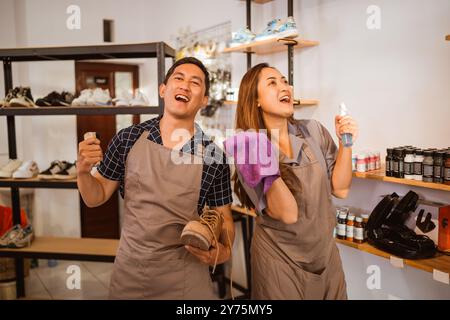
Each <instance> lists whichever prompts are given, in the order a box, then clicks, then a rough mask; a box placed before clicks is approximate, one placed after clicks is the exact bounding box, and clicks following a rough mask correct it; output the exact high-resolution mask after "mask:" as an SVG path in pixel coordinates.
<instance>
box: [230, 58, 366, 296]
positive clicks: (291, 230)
mask: <svg viewBox="0 0 450 320" xmlns="http://www.w3.org/2000/svg"><path fill="white" fill-rule="evenodd" d="M236 113H237V114H236V127H237V129H242V130H249V129H255V130H256V131H258V132H260V133H259V135H261V132H263V131H260V130H261V129H266V130H267V134H268V135H269V137H270V136H271V137H272V147H273V150H276V151H279V174H278V175H275V176H272V177H271V179H270V181H271V183H270V186H268V185H267V184H264V186H263V184H262V181H263V180H261V183H259V185H258V186H257V187H255V188H252V187H250V186H249V184H248V183H246V178H243V177H244V175H243V172H242V170H244V169H242V168H243V167H242V166H238V165H236V169H237V170H236V172H237V175H236V174H235V175H234V177H233V179H234V182H235V189H234V190H235V191H236V193H237V195H238V197H239V199H240V200H241V202H242V203H243V204H244V205H245V206H247V207H253V208H255V209H256V211H257V212H258V213H260V215H259V216H258V218H257V220H256V222H257V223H256V227H255V233H254V237H253V240H252V248H251V262H252V298H253V299H346V298H347V293H346V283H345V278H344V273H343V270H342V264H341V260H340V257H339V252H338V249H337V246H336V244H335V241H334V238H333V229H334V227H335V224H336V216H335V209H334V207H333V204H332V201H331V195H332V194H333V195H334V196H335V197H338V198H345V197H346V196H347V193H348V190H349V188H350V184H351V179H352V151H351V147H344V146H343V145H342V143H341V141H340V139H341V138H340V137H341V135H342V134H343V133H351V134H352V135H353V139H355V138H356V137H357V134H358V127H357V124H356V122H355V121H354V120H353V119H352V118H351V117H350V116H344V117H342V116H336V118H335V127H336V134H337V136H338V138H339V148H337V147H336V145H335V143H334V142H333V139H332V137H331V135H330V134H329V132H328V131H327V129H325V127H323V126H322V125H321V124H320V123H319V122H317V121H314V120H294V119H293V117H292V116H293V113H294V107H293V96H292V88H291V87H290V86H289V84H288V82H287V81H286V78H285V77H283V76H282V75H281V73H280V72H279V71H278V70H277V69H275V68H272V67H270V66H269V65H268V64H265V63H263V64H258V65H256V66H254V67H253V68H251V69H250V70H249V71H248V72H247V73H246V74H245V76H244V78H243V79H242V82H241V85H240V89H239V99H238V105H237V111H236ZM264 137H265V138H264V139H267V137H266V136H265V135H264ZM247 142H248V141H247ZM225 148H226V149H227V152H228V151H229V150H230V148H227V145H225ZM235 150H242V149H239V148H238V149H235ZM259 150H260V149H259ZM255 151H256V150H253V152H255ZM251 152H252V150H250V153H251ZM231 153H232V152H231ZM234 156H235V158H236V156H237V155H236V153H235V154H234ZM269 156H270V155H269ZM248 171H249V172H251V173H252V174H254V172H255V170H254V167H253V169H250V170H248ZM245 174H246V175H245V176H246V177H247V176H248V172H245ZM253 178H254V177H253ZM253 178H252V179H253ZM263 178H264V177H263ZM252 179H248V178H247V181H249V180H252ZM254 181H255V180H254V179H253V180H252V182H254ZM258 181H259V180H258ZM266 182H267V181H266ZM253 186H254V185H253ZM263 187H264V188H263ZM264 191H265V192H264Z"/></svg>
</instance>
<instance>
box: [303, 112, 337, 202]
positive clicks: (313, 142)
mask: <svg viewBox="0 0 450 320" xmlns="http://www.w3.org/2000/svg"><path fill="white" fill-rule="evenodd" d="M311 122H314V124H316V122H315V121H310V120H307V122H306V126H305V125H303V123H301V122H300V123H299V124H298V128H299V129H300V132H301V133H302V135H303V137H304V139H305V140H306V142H307V143H308V146H309V147H310V148H311V150H312V151H313V153H314V155H315V156H316V159H317V160H318V161H319V163H320V165H321V167H322V169H323V171H324V173H325V177H326V178H327V180H328V183H327V190H328V192H329V193H330V194H331V181H330V177H329V176H328V167H327V164H326V162H325V157H324V155H323V153H322V150H321V149H320V147H319V143H318V141H316V140H315V139H314V138H313V136H314V137H320V132H319V127H318V126H317V125H316V126H314V127H313V126H311V125H309V124H310V123H311ZM309 129H312V131H314V133H315V134H313V135H312V134H311V133H310V130H309Z"/></svg>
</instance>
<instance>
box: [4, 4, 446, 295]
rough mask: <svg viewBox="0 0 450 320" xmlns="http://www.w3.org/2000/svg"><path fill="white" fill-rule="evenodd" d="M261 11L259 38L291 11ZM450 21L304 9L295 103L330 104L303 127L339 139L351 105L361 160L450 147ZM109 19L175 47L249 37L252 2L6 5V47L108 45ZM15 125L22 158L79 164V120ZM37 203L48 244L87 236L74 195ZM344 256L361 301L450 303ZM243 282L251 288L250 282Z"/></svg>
mask: <svg viewBox="0 0 450 320" xmlns="http://www.w3.org/2000/svg"><path fill="white" fill-rule="evenodd" d="M71 4H77V5H79V6H80V8H81V11H82V15H81V16H82V18H81V19H82V21H81V23H82V24H81V30H68V29H67V28H66V25H65V22H66V18H67V14H66V8H67V6H68V5H71ZM372 4H375V5H378V6H380V8H381V30H368V29H367V28H366V20H367V13H366V8H367V7H368V6H369V5H372ZM43 8H45V10H42V9H43ZM252 8H253V16H252V21H253V25H252V27H253V28H252V29H253V31H255V32H260V31H261V30H262V29H263V28H264V27H265V24H266V22H267V21H268V20H270V19H271V18H273V17H283V16H285V15H286V13H287V9H286V1H283V0H275V1H273V2H270V3H267V4H265V5H252ZM449 14H450V2H449V1H448V0H435V1H433V2H432V4H431V3H430V2H426V1H421V0H391V1H387V0H378V1H376V2H373V1H369V0H341V1H336V0H301V1H297V0H296V1H294V16H295V17H296V21H297V24H298V27H299V30H300V34H301V35H302V36H303V37H304V38H306V39H312V40H319V41H320V45H319V46H318V47H313V48H307V49H303V50H295V57H294V68H295V77H294V84H295V86H294V87H295V92H296V93H297V96H300V97H303V98H317V99H319V100H320V104H319V106H317V107H306V108H302V109H299V111H297V112H296V116H297V117H306V118H310V117H312V118H315V119H318V120H320V121H321V122H322V123H324V124H325V126H326V127H327V128H328V129H329V130H330V131H331V132H333V131H334V130H333V117H334V115H335V114H336V111H337V105H338V104H339V103H340V102H341V101H345V102H346V103H347V106H348V107H349V109H350V111H351V113H352V115H353V116H354V117H355V118H356V119H357V120H358V122H359V124H360V127H361V134H360V138H359V139H358V141H357V143H356V146H355V148H356V149H373V150H380V151H384V150H385V148H386V147H387V146H394V145H404V144H412V145H417V146H420V147H446V146H449V145H450V143H449V140H448V137H449V136H450V126H448V125H447V123H446V121H447V122H448V119H450V90H449V83H450V72H449V71H450V43H449V42H446V41H444V36H445V34H448V33H449V32H450V31H449V30H450V19H449ZM12 17H14V19H13V18H12ZM104 18H107V19H114V20H115V35H116V42H117V43H129V42H148V41H165V42H167V43H168V44H170V45H172V46H173V47H174V46H175V37H176V35H177V34H178V30H179V29H180V28H185V27H187V26H189V27H190V29H191V30H193V31H195V30H198V29H202V28H206V27H209V26H212V25H216V24H219V23H221V22H225V21H231V23H232V29H233V30H236V29H238V28H239V27H241V26H244V25H245V2H242V1H237V0H227V1H221V0H191V1H185V0H184V1H182V0H173V1H163V0H153V1H145V0H135V1H128V2H127V4H126V5H125V6H124V5H123V2H121V1H120V2H119V1H107V0H99V1H95V2H94V1H87V0H79V1H76V0H62V1H56V0H18V1H13V0H3V1H1V2H0V47H15V46H45V45H58V46H63V45H84V44H99V43H101V41H102V31H101V28H102V19H104ZM43 22H45V23H43ZM286 57H287V55H286V54H285V53H279V54H274V55H270V56H262V57H261V56H257V57H254V58H253V61H254V63H257V62H262V61H268V62H269V63H271V64H273V65H274V66H276V67H278V68H279V69H280V70H281V71H282V72H283V73H285V74H287V59H286ZM139 63H141V65H142V68H141V74H140V77H141V78H140V82H141V86H142V87H143V88H144V90H145V91H146V93H147V94H148V95H149V96H150V98H151V101H152V102H154V103H156V101H157V91H156V90H157V89H156V77H155V71H156V65H155V63H154V62H146V63H142V62H141V61H140V62H139ZM232 63H233V75H232V85H233V87H236V86H238V85H239V81H240V79H241V77H242V75H243V74H244V72H245V68H246V58H245V55H244V54H238V53H234V54H232ZM0 69H1V68H0ZM13 70H14V84H15V85H19V84H20V85H30V86H31V87H32V91H33V94H34V95H35V97H39V96H42V95H45V94H47V93H48V92H49V91H50V90H51V89H58V90H62V89H69V90H74V88H75V81H74V65H73V62H40V63H29V64H25V63H23V64H22V63H21V64H20V65H19V64H15V65H14V69H13ZM2 72H3V71H2V70H0V76H2V75H3V74H2ZM0 94H3V77H1V78H0ZM16 122H17V125H16V126H17V135H18V151H19V156H20V157H22V158H33V159H35V160H37V161H38V164H39V165H40V166H41V168H43V167H45V166H47V165H48V164H49V163H50V161H52V160H54V159H56V158H65V159H67V160H74V158H75V156H76V138H75V137H76V133H75V131H76V123H75V117H21V118H20V117H19V118H18V119H17V121H16ZM0 126H1V128H2V130H1V131H0V143H1V147H0V156H1V153H2V152H6V151H4V150H7V149H6V148H5V144H6V121H5V119H0ZM0 160H3V159H0ZM407 189H408V188H405V187H401V186H398V185H391V184H383V183H378V182H369V181H359V180H355V181H354V183H353V187H352V190H351V195H350V197H349V199H347V200H346V201H343V202H338V203H340V204H342V203H345V204H349V205H351V206H354V207H357V208H362V209H365V210H369V211H370V209H371V207H372V205H373V204H374V203H376V202H375V201H376V199H377V197H378V195H379V194H383V193H388V192H393V191H398V192H403V193H405V192H406V191H407ZM418 191H420V193H421V195H422V196H423V197H425V198H427V199H430V200H440V201H444V200H446V201H447V202H450V199H449V197H448V194H447V193H445V192H438V191H431V190H418ZM36 195H37V197H36V203H35V220H36V221H35V227H36V230H37V234H38V235H39V234H45V235H51V234H54V235H66V236H79V234H80V227H79V207H78V195H77V192H76V191H73V190H43V189H39V190H36ZM239 241H240V239H239V240H238V242H239ZM341 253H342V256H343V262H344V266H345V272H346V275H347V279H348V283H349V296H350V297H351V298H364V297H367V298H388V297H389V294H393V295H394V296H396V297H400V298H412V297H418V298H450V289H448V288H449V287H448V286H446V287H441V286H443V285H441V284H438V283H436V282H433V281H431V280H430V274H429V273H425V272H421V271H418V270H412V271H410V270H404V271H402V270H400V271H399V270H394V271H393V270H392V268H390V266H389V265H385V264H386V261H385V260H384V259H381V258H377V257H374V256H369V255H367V254H364V253H360V252H357V251H355V250H353V249H349V248H341ZM236 260H242V254H241V253H237V256H236ZM373 263H377V264H379V265H381V266H383V268H382V270H383V274H385V275H386V277H385V279H387V282H386V283H387V284H386V285H385V286H384V287H383V290H381V291H379V292H368V291H367V289H366V288H365V286H364V283H365V282H364V281H362V279H361V277H362V275H361V273H362V271H361V270H362V269H364V268H365V267H366V266H367V265H369V264H373ZM409 269H411V268H409ZM238 270H239V271H241V270H242V269H241V268H240V267H238ZM233 276H234V277H235V276H236V277H237V280H238V282H239V283H241V284H243V283H244V280H245V279H244V278H243V275H242V273H241V272H237V274H235V275H233ZM394 280H395V281H394ZM390 282H392V283H393V284H392V286H389V283H390ZM418 285H420V287H423V289H422V290H421V291H419V290H417V296H416V295H414V296H413V295H412V294H411V292H410V291H411V290H410V288H419V287H417V286H418ZM394 287H395V288H394ZM408 287H409V288H408ZM414 290H415V289H414Z"/></svg>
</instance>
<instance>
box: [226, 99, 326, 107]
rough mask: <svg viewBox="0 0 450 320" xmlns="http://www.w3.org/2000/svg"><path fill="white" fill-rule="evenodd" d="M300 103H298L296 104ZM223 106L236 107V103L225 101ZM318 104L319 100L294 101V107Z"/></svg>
mask: <svg viewBox="0 0 450 320" xmlns="http://www.w3.org/2000/svg"><path fill="white" fill-rule="evenodd" d="M299 101H300V103H298V102H299ZM224 104H225V105H236V104H237V101H232V100H226V101H225V102H224ZM318 104H319V100H315V99H295V100H294V106H299V105H300V106H314V105H318Z"/></svg>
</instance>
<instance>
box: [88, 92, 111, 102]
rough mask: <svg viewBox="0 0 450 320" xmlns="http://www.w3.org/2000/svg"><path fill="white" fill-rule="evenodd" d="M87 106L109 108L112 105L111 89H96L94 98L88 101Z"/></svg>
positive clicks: (93, 94) (93, 93)
mask: <svg viewBox="0 0 450 320" xmlns="http://www.w3.org/2000/svg"><path fill="white" fill-rule="evenodd" d="M86 102H87V105H92V106H109V105H111V96H110V95H109V89H105V90H103V89H101V88H95V89H94V91H93V92H92V96H91V97H89V98H88V99H87V101H86Z"/></svg>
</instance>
